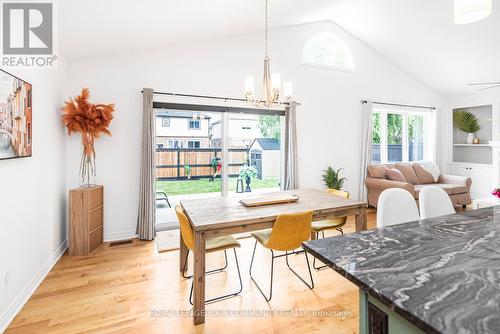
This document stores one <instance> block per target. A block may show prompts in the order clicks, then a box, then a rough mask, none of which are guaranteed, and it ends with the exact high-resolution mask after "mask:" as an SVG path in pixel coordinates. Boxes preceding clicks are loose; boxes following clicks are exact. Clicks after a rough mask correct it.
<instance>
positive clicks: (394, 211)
mask: <svg viewBox="0 0 500 334" xmlns="http://www.w3.org/2000/svg"><path fill="white" fill-rule="evenodd" d="M419 219H420V215H419V213H418V208H417V203H416V202H415V199H414V198H413V196H412V195H411V194H410V193H409V192H408V191H406V190H404V189H400V188H391V189H386V190H384V191H383V192H382V193H381V194H380V197H379V199H378V206H377V227H384V226H391V225H394V224H400V223H406V222H410V221H415V220H419Z"/></svg>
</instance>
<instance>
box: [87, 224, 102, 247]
mask: <svg viewBox="0 0 500 334" xmlns="http://www.w3.org/2000/svg"><path fill="white" fill-rule="evenodd" d="M102 239H103V228H102V226H101V227H99V228H98V229H97V230H95V231H94V232H91V233H90V234H89V253H90V252H92V251H93V250H94V249H96V248H97V247H99V245H101V244H102Z"/></svg>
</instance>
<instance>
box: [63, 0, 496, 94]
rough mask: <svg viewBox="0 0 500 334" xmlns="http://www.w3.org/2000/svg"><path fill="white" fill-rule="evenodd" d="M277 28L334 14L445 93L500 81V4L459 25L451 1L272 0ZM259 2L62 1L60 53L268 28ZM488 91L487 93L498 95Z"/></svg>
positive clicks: (133, 47)
mask: <svg viewBox="0 0 500 334" xmlns="http://www.w3.org/2000/svg"><path fill="white" fill-rule="evenodd" d="M269 3H270V5H269V6H270V17H271V20H272V21H271V22H272V24H271V25H272V27H280V26H286V25H291V24H298V23H305V22H312V21H317V20H324V19H331V20H333V21H334V22H335V23H337V24H338V25H340V26H342V27H343V28H345V29H346V30H348V31H349V32H351V33H352V34H353V35H355V36H357V37H358V38H360V39H361V40H363V41H364V42H365V43H367V44H368V45H370V46H371V47H372V48H374V49H375V50H377V51H378V52H379V53H381V54H382V55H384V56H385V57H387V58H388V59H390V60H391V61H392V62H394V63H396V64H397V65H399V66H400V67H402V68H403V69H405V70H406V71H408V72H409V73H411V74H412V75H414V76H415V77H417V78H418V79H420V80H421V81H423V82H424V83H425V84H427V85H428V86H429V87H431V88H432V89H434V90H435V91H437V92H438V93H439V94H441V95H443V96H446V97H454V96H459V95H465V94H479V93H484V92H485V91H483V92H478V91H476V88H471V87H467V86H466V85H465V83H468V82H480V81H500V3H498V2H495V3H494V8H493V10H494V13H493V15H491V16H490V17H489V18H487V19H485V20H483V21H481V22H478V23H474V24H468V25H455V24H453V17H452V12H453V6H452V3H453V1H452V0H334V1H332V0H314V1H312V0H309V1H306V0H269ZM263 5H264V1H261V0H178V1H173V0H141V1H137V0H133V1H131V0H105V1H103V0H86V1H81V0H63V1H59V2H58V11H59V18H60V20H59V29H58V31H59V34H60V36H59V42H60V52H61V53H62V54H63V55H64V56H66V57H67V58H69V59H75V58H81V57H87V56H93V55H99V54H107V53H115V52H123V51H131V50H141V49H153V48H158V47H162V46H165V45H169V44H174V43H184V42H191V41H198V40H207V39H212V38H220V37H224V36H230V35H238V34H244V33H248V32H252V31H259V30H262V28H263V9H264V8H263ZM497 90H498V92H500V89H497ZM494 91H495V90H493V91H489V92H494Z"/></svg>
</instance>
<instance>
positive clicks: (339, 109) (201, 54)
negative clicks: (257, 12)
mask: <svg viewBox="0 0 500 334" xmlns="http://www.w3.org/2000/svg"><path fill="white" fill-rule="evenodd" d="M323 30H328V31H332V32H334V33H337V34H338V35H339V36H340V37H342V38H344V39H345V41H346V42H347V44H348V45H349V46H350V47H351V48H352V52H353V55H354V59H355V63H356V71H355V72H354V73H351V72H343V71H336V70H328V69H324V68H319V67H311V66H307V65H303V64H301V62H300V56H301V51H302V47H303V45H304V44H305V42H306V41H307V39H308V38H309V37H310V36H311V35H313V34H314V33H317V32H319V31H323ZM270 43H271V44H270V57H271V65H272V71H273V72H279V73H281V78H282V81H289V80H291V81H293V83H294V95H295V97H296V98H297V100H298V101H299V102H300V103H301V106H300V108H299V111H298V141H299V173H300V185H301V187H316V188H322V187H323V184H322V181H321V173H322V171H323V170H324V169H325V168H326V166H327V165H333V166H334V167H335V168H340V167H342V168H344V169H345V176H346V177H347V178H348V179H349V181H347V182H346V184H345V186H346V190H348V191H350V192H352V193H353V196H354V197H356V196H357V193H358V185H359V172H360V167H359V164H360V152H361V143H360V137H361V134H360V132H361V104H360V100H362V99H373V100H377V101H386V102H395V103H407V104H418V105H430V106H441V105H443V104H444V102H443V101H442V99H441V98H440V97H439V96H437V95H436V94H435V93H433V92H432V91H431V90H430V89H428V88H427V87H426V86H424V85H423V84H422V83H420V82H419V81H417V80H416V79H415V78H413V77H412V76H411V75H409V74H408V73H406V72H404V71H403V70H401V69H399V68H397V67H395V66H394V65H392V64H391V63H390V62H388V61H387V60H386V59H384V58H382V57H381V56H380V55H379V54H377V53H376V52H375V51H373V50H372V49H370V48H369V47H367V46H366V45H365V44H364V43H362V42H361V41H359V40H358V39H356V38H354V37H353V36H351V35H349V34H348V33H346V32H345V31H343V30H342V29H340V28H338V27H337V26H336V25H334V24H332V23H330V22H320V23H315V24H308V25H301V26H294V27H288V28H283V29H279V30H274V31H272V32H271V34H270ZM262 59H263V34H262V33H257V34H251V35H246V36H240V37H237V38H229V39H224V40H218V41H207V42H203V43H193V44H186V45H179V46H176V47H171V48H169V49H165V50H158V51H148V52H138V53H128V54H117V55H109V56H106V57H95V58H87V59H81V60H78V61H73V62H71V63H70V64H69V73H68V80H67V82H66V85H65V86H64V93H65V95H66V96H70V95H71V96H73V95H76V94H78V93H79V91H80V89H81V87H83V86H86V87H88V88H89V89H90V93H91V95H92V96H91V98H92V99H93V100H94V101H97V102H103V103H108V102H115V103H116V115H115V116H116V118H115V119H114V120H113V122H112V124H111V131H112V132H113V137H111V138H108V137H103V138H101V139H99V141H98V142H97V144H96V151H97V170H98V182H100V183H102V184H103V185H104V187H105V226H104V229H105V239H107V240H110V239H120V238H126V237H130V236H133V235H134V234H135V226H136V217H137V203H138V194H139V190H138V189H139V168H140V142H141V128H142V117H141V112H142V96H141V93H140V91H141V89H142V88H143V87H152V88H154V89H155V90H157V91H167V92H168V91H173V92H179V93H194V94H204V95H210V94H213V95H217V96H235V97H241V96H242V94H243V90H244V78H245V76H248V75H254V76H255V77H257V78H259V77H260V76H261V71H262ZM256 91H259V88H258V87H257V89H256ZM66 151H67V161H66V162H67V185H68V187H73V186H76V185H77V183H78V164H79V160H80V151H81V148H80V142H79V139H78V138H76V137H73V138H71V139H70V140H69V142H68V145H67V147H66Z"/></svg>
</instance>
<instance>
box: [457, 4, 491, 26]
mask: <svg viewBox="0 0 500 334" xmlns="http://www.w3.org/2000/svg"><path fill="white" fill-rule="evenodd" d="M492 7H493V0H454V8H453V16H454V21H455V24H467V23H473V22H477V21H481V20H482V19H484V18H487V17H488V16H490V15H491V11H492Z"/></svg>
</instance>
